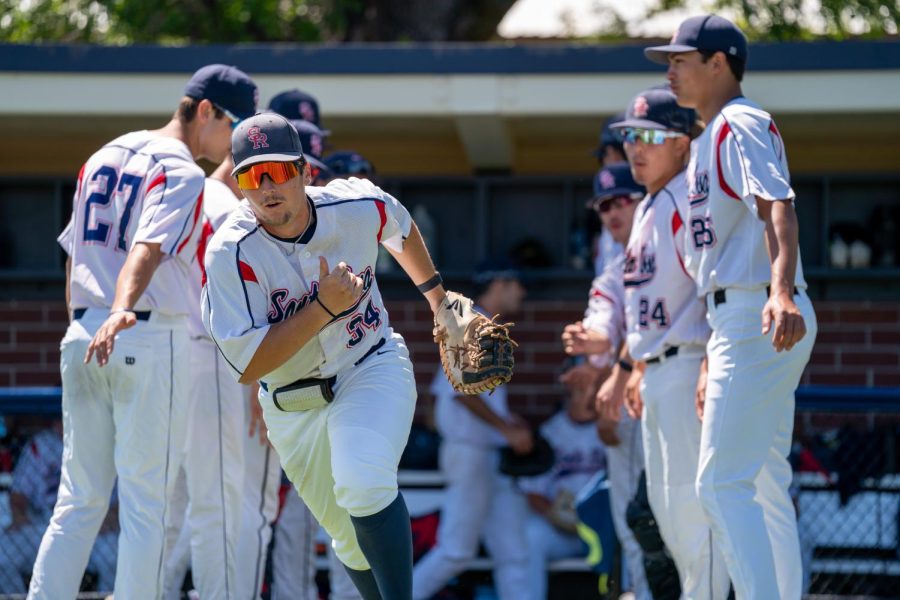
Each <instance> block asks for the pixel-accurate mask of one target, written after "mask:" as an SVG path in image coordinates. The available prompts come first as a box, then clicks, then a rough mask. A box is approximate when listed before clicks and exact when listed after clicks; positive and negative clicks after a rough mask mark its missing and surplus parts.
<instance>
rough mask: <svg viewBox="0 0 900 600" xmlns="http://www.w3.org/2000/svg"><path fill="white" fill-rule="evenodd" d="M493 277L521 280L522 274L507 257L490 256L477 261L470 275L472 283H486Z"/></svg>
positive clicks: (492, 279)
mask: <svg viewBox="0 0 900 600" xmlns="http://www.w3.org/2000/svg"><path fill="white" fill-rule="evenodd" d="M495 279H504V280H516V281H522V274H521V272H519V269H518V268H517V267H516V265H515V263H513V262H512V261H511V260H509V259H508V258H501V257H491V258H486V259H484V260H482V261H481V262H480V263H478V266H477V267H475V273H474V274H473V275H472V283H475V284H477V285H487V284H489V283H490V282H492V281H494V280H495Z"/></svg>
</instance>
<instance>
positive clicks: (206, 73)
mask: <svg viewBox="0 0 900 600" xmlns="http://www.w3.org/2000/svg"><path fill="white" fill-rule="evenodd" d="M184 95H185V96H189V97H191V98H194V99H195V100H209V101H210V102H212V103H213V104H214V105H216V106H217V107H218V108H220V109H223V110H226V111H228V112H229V113H231V114H232V115H234V116H235V117H237V118H238V119H246V118H248V117H252V116H253V115H254V114H255V113H256V103H257V102H258V101H259V90H258V89H257V88H256V84H255V83H253V80H252V79H250V77H249V76H248V75H247V74H246V73H244V72H243V71H241V70H240V69H238V68H237V67H232V66H229V65H218V64H216V65H206V66H205V67H201V68H200V69H198V70H197V72H196V73H194V74H193V76H191V79H190V81H188V83H187V85H186V86H185V87H184Z"/></svg>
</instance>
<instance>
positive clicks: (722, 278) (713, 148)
mask: <svg viewBox="0 0 900 600" xmlns="http://www.w3.org/2000/svg"><path fill="white" fill-rule="evenodd" d="M687 179H688V200H689V203H690V212H689V215H688V222H687V223H686V225H687V232H686V233H687V235H686V236H685V261H684V266H685V268H686V269H687V271H688V273H690V275H691V277H693V278H694V280H695V281H696V282H697V293H698V295H699V296H704V295H706V294H708V293H709V292H711V291H715V290H717V289H724V288H732V287H733V288H742V289H760V288H763V287H765V286H767V285H768V284H769V282H770V280H771V263H770V262H769V256H768V253H767V250H766V241H765V224H764V223H763V221H762V220H761V219H760V218H759V216H758V215H759V213H758V209H757V202H759V201H760V200H758V198H759V199H762V201H779V200H787V201H793V200H794V197H795V194H794V190H793V189H792V188H791V178H790V173H789V172H788V164H787V156H786V154H785V150H784V144H783V142H782V140H781V134H780V133H779V132H778V128H777V127H776V126H775V121H774V120H773V119H772V116H771V115H769V113H767V112H765V111H764V110H762V109H761V108H760V107H759V106H757V105H756V104H755V103H753V102H751V101H750V100H748V99H746V98H743V97H738V98H735V99H734V100H732V101H730V102H729V103H728V104H726V105H725V106H724V107H723V108H722V110H721V112H719V114H718V115H716V116H715V118H713V120H712V122H711V123H710V124H709V125H708V126H707V128H706V130H705V131H704V132H703V134H702V135H701V136H700V137H698V138H697V139H696V140H694V141H693V142H692V144H691V160H690V164H689V165H688V170H687ZM795 285H796V286H797V287H801V288H805V287H806V283H805V281H804V279H803V269H802V267H801V266H800V261H799V259H798V261H797V272H796V278H795Z"/></svg>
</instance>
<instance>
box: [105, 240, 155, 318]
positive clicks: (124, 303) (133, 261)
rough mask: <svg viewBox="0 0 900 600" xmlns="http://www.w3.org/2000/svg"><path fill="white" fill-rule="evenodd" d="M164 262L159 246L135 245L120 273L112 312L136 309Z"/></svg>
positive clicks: (140, 243)
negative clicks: (160, 264) (162, 261)
mask: <svg viewBox="0 0 900 600" xmlns="http://www.w3.org/2000/svg"><path fill="white" fill-rule="evenodd" d="M161 260H162V249H161V248H160V245H159V244H148V243H143V242H139V243H137V244H135V245H134V247H133V248H132V249H131V251H130V252H129V253H128V258H126V259H125V265H124V266H123V267H122V270H121V271H120V272H119V279H118V280H117V281H116V297H115V298H114V299H113V303H112V306H111V307H110V308H111V310H117V309H123V308H124V309H128V310H131V309H133V308H134V305H135V304H137V301H138V299H139V298H140V297H141V294H143V293H144V290H146V289H147V286H148V285H150V280H151V279H152V278H153V273H155V272H156V268H157V267H158V266H159V263H160V261H161Z"/></svg>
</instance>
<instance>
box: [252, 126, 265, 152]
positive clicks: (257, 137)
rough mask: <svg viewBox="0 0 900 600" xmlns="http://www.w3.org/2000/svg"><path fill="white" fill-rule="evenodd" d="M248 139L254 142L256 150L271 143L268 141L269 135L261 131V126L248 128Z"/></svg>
mask: <svg viewBox="0 0 900 600" xmlns="http://www.w3.org/2000/svg"><path fill="white" fill-rule="evenodd" d="M247 139H248V140H250V141H251V142H252V143H253V149H254V150H259V149H260V148H268V147H269V144H267V143H266V140H267V139H269V136H267V135H266V134H264V133H262V132H260V130H259V127H251V128H250V129H248V130H247Z"/></svg>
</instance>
